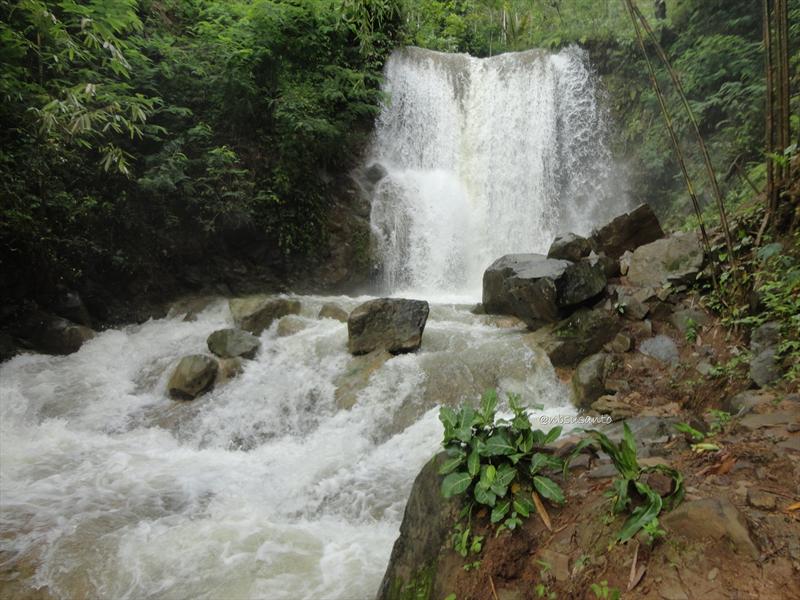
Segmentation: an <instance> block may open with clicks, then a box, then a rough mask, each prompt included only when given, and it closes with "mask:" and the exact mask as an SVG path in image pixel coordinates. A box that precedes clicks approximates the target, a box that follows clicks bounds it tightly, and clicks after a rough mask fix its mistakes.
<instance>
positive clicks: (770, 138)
mask: <svg viewBox="0 0 800 600" xmlns="http://www.w3.org/2000/svg"><path fill="white" fill-rule="evenodd" d="M763 6H764V25H763V27H764V73H765V76H766V79H767V92H766V103H767V109H766V117H767V131H766V134H765V144H766V156H767V164H766V166H767V219H768V218H769V215H771V214H772V212H773V210H774V208H775V164H774V162H773V160H772V156H771V155H772V153H773V150H774V148H775V145H774V140H775V128H774V127H775V124H774V122H773V119H772V117H773V98H772V90H773V87H774V86H773V82H772V19H771V18H770V0H764V3H763Z"/></svg>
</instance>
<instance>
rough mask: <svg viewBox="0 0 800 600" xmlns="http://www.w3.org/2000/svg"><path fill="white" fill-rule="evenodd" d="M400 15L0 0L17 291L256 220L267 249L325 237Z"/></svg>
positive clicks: (248, 232)
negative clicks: (339, 176)
mask: <svg viewBox="0 0 800 600" xmlns="http://www.w3.org/2000/svg"><path fill="white" fill-rule="evenodd" d="M398 19H399V12H398V10H397V7H396V6H395V4H394V3H393V2H389V1H384V0H373V1H370V2H352V1H338V0H255V1H247V0H235V1H225V2H222V1H215V0H162V1H156V0H143V1H141V2H139V1H136V0H92V1H88V2H81V1H78V0H59V1H54V0H18V1H2V2H0V38H2V40H3V44H2V51H1V52H0V63H2V64H1V67H2V76H0V95H1V96H2V100H3V101H2V105H0V122H1V123H2V133H0V135H2V138H3V139H2V150H1V151H0V176H2V180H3V194H2V206H1V207H0V211H1V213H0V214H1V215H2V218H1V219H0V257H1V258H0V260H2V265H1V266H2V269H3V272H4V273H5V274H6V275H5V279H6V281H5V283H6V289H5V291H6V293H8V294H9V295H11V296H15V295H16V296H31V295H36V293H37V292H39V291H40V290H41V289H47V288H51V287H52V286H53V285H54V284H55V283H57V282H61V281H63V282H65V283H68V284H72V283H74V282H75V281H77V280H80V279H81V278H84V277H97V278H100V279H104V280H108V279H113V278H114V277H116V278H119V279H127V278H131V277H137V276H144V277H145V278H146V277H147V274H148V273H149V272H150V271H151V270H152V269H156V268H161V269H171V268H178V267H179V266H180V265H183V264H184V263H186V262H192V261H197V260H198V258H199V257H202V256H203V254H208V253H209V250H211V251H212V252H213V251H216V252H225V251H226V250H228V249H229V247H230V246H231V245H233V246H234V248H233V251H235V252H241V248H237V247H236V245H237V244H239V245H241V244H242V243H244V242H246V241H247V240H248V239H249V238H253V237H256V238H259V239H261V240H264V242H263V243H262V247H265V248H266V250H265V251H263V252H266V253H267V254H266V256H265V255H264V254H263V252H262V254H261V255H259V256H256V257H255V259H257V260H265V259H269V257H270V256H275V255H277V256H278V257H280V256H282V255H287V254H291V253H296V252H300V253H308V252H310V251H312V250H313V248H314V246H315V243H316V242H317V240H318V239H319V237H320V236H321V235H322V233H323V227H322V225H323V223H322V221H323V219H324V217H325V208H326V206H327V204H328V203H329V202H330V197H331V196H332V195H333V194H335V192H336V190H335V189H334V186H333V184H332V181H333V177H332V175H331V174H332V173H334V174H335V173H338V172H341V171H344V170H345V169H346V168H347V167H348V166H349V165H350V163H351V162H352V160H353V156H354V155H355V154H356V153H357V152H358V151H359V149H360V148H361V145H362V144H363V140H364V138H365V136H366V135H367V134H368V132H369V128H370V126H371V122H372V118H373V116H374V115H375V113H376V110H377V107H378V105H379V101H380V99H381V97H380V91H379V84H380V72H381V68H382V63H383V58H384V55H385V54H386V52H387V50H389V49H390V48H391V47H392V45H393V41H392V39H393V36H394V33H395V31H396V27H397V24H398ZM270 253H271V254H270ZM15 288H17V289H15Z"/></svg>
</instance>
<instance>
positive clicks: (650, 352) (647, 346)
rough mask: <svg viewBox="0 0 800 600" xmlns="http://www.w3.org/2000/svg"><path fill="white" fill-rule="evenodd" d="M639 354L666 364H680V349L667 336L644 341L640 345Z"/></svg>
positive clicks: (658, 336)
mask: <svg viewBox="0 0 800 600" xmlns="http://www.w3.org/2000/svg"><path fill="white" fill-rule="evenodd" d="M639 352H641V353H642V354H644V355H646V356H651V357H653V358H655V359H656V360H660V361H661V362H664V363H669V364H672V365H675V364H678V359H679V356H678V347H677V346H676V345H675V342H673V341H672V338H671V337H669V336H666V335H657V336H655V337H651V338H650V339H647V340H645V341H643V342H642V343H641V344H639Z"/></svg>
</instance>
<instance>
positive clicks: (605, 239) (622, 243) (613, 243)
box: [592, 204, 664, 258]
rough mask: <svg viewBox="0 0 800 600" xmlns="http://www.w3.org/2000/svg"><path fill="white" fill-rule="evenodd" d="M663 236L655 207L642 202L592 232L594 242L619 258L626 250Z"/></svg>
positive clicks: (607, 253)
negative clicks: (654, 210)
mask: <svg viewBox="0 0 800 600" xmlns="http://www.w3.org/2000/svg"><path fill="white" fill-rule="evenodd" d="M662 237H664V231H663V230H662V229H661V225H660V224H659V222H658V218H657V217H656V215H655V213H654V212H653V209H652V208H650V206H648V205H647V204H640V205H639V206H637V207H636V208H635V209H633V210H632V211H631V212H629V213H625V214H624V215H620V216H618V217H617V218H615V219H614V220H613V221H611V222H610V223H609V224H608V225H605V226H604V227H601V228H600V229H598V230H596V231H595V232H594V233H593V234H592V242H593V243H594V245H595V246H596V247H597V249H598V251H600V252H603V253H604V254H605V255H606V256H610V257H611V258H619V257H620V256H622V254H623V253H624V252H625V251H626V250H635V249H636V248H638V247H639V246H641V245H643V244H649V243H650V242H653V241H655V240H657V239H660V238H662Z"/></svg>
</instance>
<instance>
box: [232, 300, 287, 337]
mask: <svg viewBox="0 0 800 600" xmlns="http://www.w3.org/2000/svg"><path fill="white" fill-rule="evenodd" d="M228 304H229V306H230V309H231V315H233V321H234V323H236V326H237V327H238V328H240V329H244V330H245V331H249V332H250V333H253V334H255V335H261V332H262V331H264V330H265V329H269V326H270V325H272V322H273V321H275V320H276V319H280V318H281V317H283V316H286V315H296V314H299V313H300V301H299V300H289V299H287V298H270V297H267V296H250V297H248V298H233V299H231V300H230V301H229V302H228Z"/></svg>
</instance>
